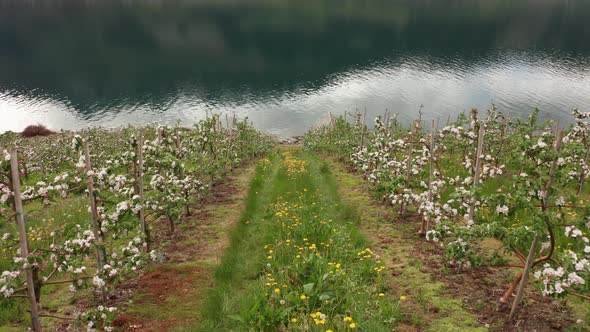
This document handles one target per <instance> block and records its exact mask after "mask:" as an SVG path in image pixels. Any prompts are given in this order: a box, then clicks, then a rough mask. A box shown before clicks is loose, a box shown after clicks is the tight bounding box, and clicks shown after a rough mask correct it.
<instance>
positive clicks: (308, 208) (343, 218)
mask: <svg viewBox="0 0 590 332" xmlns="http://www.w3.org/2000/svg"><path fill="white" fill-rule="evenodd" d="M302 162H303V163H304V164H303V169H304V170H303V172H297V171H295V172H293V171H289V168H292V169H297V168H299V167H300V166H301V165H302ZM358 223H359V219H358V215H357V214H356V213H355V210H354V209H353V208H352V207H350V206H347V205H345V204H342V202H340V197H339V194H338V185H337V182H336V180H335V179H334V178H333V176H332V175H331V173H330V171H329V167H328V165H327V164H326V163H325V162H322V161H321V160H320V159H318V158H317V157H316V156H314V155H311V154H307V153H304V152H302V151H301V150H299V149H282V150H280V151H279V152H277V153H275V154H273V156H272V157H271V160H270V161H267V162H263V163H262V164H261V166H260V167H259V168H258V169H257V172H256V175H255V177H254V179H253V181H252V185H251V188H250V192H249V195H248V203H247V206H246V209H245V211H244V213H243V215H242V218H241V220H240V222H239V223H238V224H237V225H236V226H235V228H234V230H233V232H232V234H231V244H230V247H229V249H228V250H227V252H226V254H225V256H224V258H223V261H222V263H221V265H220V266H219V267H218V269H217V271H216V273H215V282H216V286H215V288H213V289H212V290H211V291H210V292H209V294H208V298H207V300H206V305H205V307H204V310H203V318H204V320H203V322H202V324H201V325H200V326H199V327H194V328H193V330H203V331H205V330H206V331H212V330H240V331H242V330H262V331H276V330H281V329H285V330H291V331H303V330H306V329H307V330H310V331H326V330H327V329H332V330H347V329H350V330H352V328H351V327H350V326H351V324H352V327H353V328H360V329H362V330H369V331H390V330H391V329H392V328H393V326H395V324H396V323H397V321H398V320H399V318H400V314H399V306H400V301H399V299H398V298H397V296H395V297H394V296H392V293H391V292H389V291H388V289H385V288H384V287H383V283H382V275H381V273H379V272H378V271H380V270H381V269H380V267H381V266H382V262H381V261H380V260H379V258H377V257H375V255H373V254H371V253H370V251H365V249H366V239H365V238H364V236H363V235H362V234H361V232H360V231H359V229H358ZM402 305H403V304H402ZM317 312H321V314H322V315H317V316H316V313H317ZM312 314H313V316H315V317H312ZM324 315H325V316H324ZM347 317H350V318H347ZM307 327H308V328H307Z"/></svg>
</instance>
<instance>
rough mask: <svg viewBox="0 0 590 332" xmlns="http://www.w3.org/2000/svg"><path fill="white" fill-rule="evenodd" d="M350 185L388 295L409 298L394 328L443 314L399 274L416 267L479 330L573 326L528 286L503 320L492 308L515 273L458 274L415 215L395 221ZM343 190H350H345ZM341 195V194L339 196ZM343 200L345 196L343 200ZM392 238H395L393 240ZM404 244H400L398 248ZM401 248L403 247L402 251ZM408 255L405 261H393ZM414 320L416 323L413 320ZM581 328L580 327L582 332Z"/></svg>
mask: <svg viewBox="0 0 590 332" xmlns="http://www.w3.org/2000/svg"><path fill="white" fill-rule="evenodd" d="M332 165H333V166H334V167H335V168H336V169H338V170H339V171H341V172H342V171H344V172H346V173H351V174H353V175H354V176H355V177H360V176H359V175H356V174H355V173H354V171H353V170H352V169H351V168H350V167H347V166H345V165H342V164H341V163H339V162H335V163H333V164H332ZM360 183H361V185H359V184H358V183H356V184H355V185H354V188H353V189H352V190H353V192H354V193H353V194H352V195H358V194H362V195H364V196H365V197H364V199H366V201H363V202H366V203H367V204H368V205H369V208H363V211H360V213H361V216H360V217H361V219H362V221H361V228H362V229H363V231H364V233H365V234H366V235H367V237H368V238H369V241H370V242H371V244H372V247H373V248H374V251H375V252H376V253H377V254H379V255H380V256H382V258H383V260H384V263H385V265H386V266H387V268H388V270H389V271H391V274H390V275H389V276H388V278H386V280H385V282H386V284H387V285H388V286H389V288H390V289H391V290H392V291H393V292H397V293H398V294H406V295H408V300H407V301H405V302H404V304H403V310H402V313H403V314H404V318H403V321H402V322H401V323H400V324H399V325H398V326H397V328H396V330H399V331H422V330H424V329H427V328H428V326H429V324H430V323H431V322H432V321H434V320H435V319H437V318H441V315H443V317H444V313H441V312H440V310H439V309H438V308H437V307H436V306H434V305H433V304H432V303H421V302H420V301H419V300H417V299H416V297H418V296H417V295H415V296H414V298H412V294H416V289H409V287H408V285H410V284H411V283H408V282H407V281H406V280H400V278H402V277H403V278H405V277H404V276H402V271H403V269H405V268H406V267H408V266H419V267H420V271H421V272H423V273H425V274H428V275H430V277H431V278H430V279H431V280H432V281H436V282H442V283H443V285H444V287H443V291H442V294H441V295H442V296H445V297H447V298H451V299H460V300H461V303H462V308H463V309H464V310H466V311H467V312H469V313H472V314H473V315H474V316H475V318H476V319H477V321H478V322H479V323H480V326H481V327H485V328H488V329H489V330H490V331H531V332H532V331H539V332H541V331H559V330H564V329H568V330H569V329H572V328H578V329H577V330H580V326H576V325H578V324H576V319H575V318H573V315H572V313H571V311H570V310H569V308H568V307H567V305H566V304H565V302H564V301H562V300H556V299H552V298H547V297H543V296H541V294H540V293H539V292H538V291H537V290H536V289H534V288H533V287H532V286H531V287H529V288H527V290H526V292H525V297H524V300H523V304H522V305H521V308H520V309H519V311H518V312H517V314H516V316H515V318H514V319H513V320H512V321H508V314H509V311H510V310H509V309H508V311H506V310H501V311H498V310H497V303H498V299H499V298H500V297H501V296H502V294H503V293H504V292H505V291H506V289H507V288H508V285H509V284H510V283H511V282H512V280H513V278H514V277H515V276H516V274H517V272H518V270H517V269H515V268H509V267H480V268H473V269H468V270H466V269H464V270H463V271H460V270H459V268H458V267H457V266H452V265H451V264H449V263H448V262H446V261H445V259H444V252H443V250H442V248H440V247H439V246H437V245H436V244H434V243H431V242H427V241H425V240H424V238H422V237H420V236H419V235H418V234H417V231H418V228H419V219H418V217H417V216H407V217H406V218H398V217H397V215H395V214H394V213H393V209H392V207H391V206H388V205H386V203H384V202H381V201H378V200H377V199H375V198H374V195H371V194H370V193H369V190H368V189H367V184H366V182H365V181H361V182H360ZM346 190H350V188H347V189H346ZM344 196H346V195H344ZM345 200H346V197H345ZM391 234H395V237H392V236H391ZM401 243H403V245H400V244H401ZM402 247H403V248H402ZM407 248H412V249H411V250H410V252H409V253H404V252H403V250H407ZM401 254H403V255H407V257H409V258H408V260H406V261H404V260H403V259H399V258H396V257H397V256H399V255H401ZM416 317H419V318H420V321H416ZM582 330H583V329H582Z"/></svg>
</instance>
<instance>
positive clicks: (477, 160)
mask: <svg viewBox="0 0 590 332" xmlns="http://www.w3.org/2000/svg"><path fill="white" fill-rule="evenodd" d="M484 130H485V129H484V124H483V122H482V123H480V124H479V135H478V137H477V152H476V156H475V170H474V175H473V190H475V188H477V185H478V184H479V178H480V168H481V155H482V153H483V134H484ZM474 214H475V203H474V202H471V203H470V204H469V217H468V220H471V221H473V216H474Z"/></svg>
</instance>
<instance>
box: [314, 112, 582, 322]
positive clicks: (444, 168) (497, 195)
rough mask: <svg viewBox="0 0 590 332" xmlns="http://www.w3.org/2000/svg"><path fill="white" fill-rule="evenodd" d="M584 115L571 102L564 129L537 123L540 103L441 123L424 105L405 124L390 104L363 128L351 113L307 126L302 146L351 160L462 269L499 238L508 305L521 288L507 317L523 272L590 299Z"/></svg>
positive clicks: (545, 285) (546, 290) (543, 284)
mask: <svg viewBox="0 0 590 332" xmlns="http://www.w3.org/2000/svg"><path fill="white" fill-rule="evenodd" d="M589 119H590V113H583V112H580V111H578V110H574V112H573V121H572V124H571V125H570V126H568V128H562V127H561V126H560V125H559V123H554V122H546V123H539V121H538V120H537V112H534V113H533V114H531V116H530V117H529V118H528V119H526V120H525V119H509V118H507V117H505V116H504V115H503V114H501V113H500V112H498V111H497V110H496V109H491V110H489V111H488V113H487V116H486V117H484V118H480V115H479V114H478V112H477V111H472V112H471V114H470V115H469V116H465V115H461V116H459V118H458V119H457V121H456V122H455V123H447V124H446V125H445V126H444V127H442V128H440V127H441V126H440V124H439V123H438V121H436V122H435V121H432V122H431V123H429V124H428V125H426V123H425V122H424V121H423V120H422V114H421V113H420V118H419V119H417V120H416V121H413V123H412V125H411V126H410V127H409V128H405V127H403V126H402V125H401V124H400V123H399V122H398V121H397V120H396V116H395V114H388V113H386V114H385V116H383V117H381V116H379V117H377V118H376V119H375V127H374V129H373V130H368V128H367V127H366V126H365V125H364V124H363V123H362V121H361V115H360V114H356V115H355V121H354V123H348V122H347V121H345V119H343V118H339V119H337V120H336V121H334V122H333V123H332V124H331V125H329V126H325V127H322V128H319V129H316V130H312V131H310V132H309V133H308V134H307V135H306V136H305V146H306V147H307V148H309V149H313V150H317V151H323V152H330V153H334V154H336V155H337V156H339V157H340V158H341V159H342V160H344V161H346V162H349V163H351V164H353V165H355V166H356V168H357V169H358V170H359V171H360V172H362V174H363V175H364V177H365V178H366V179H367V180H368V181H369V182H370V183H371V185H372V187H373V188H374V190H375V192H376V193H377V195H378V196H379V198H381V199H383V200H385V201H387V202H389V203H391V205H392V206H393V207H394V208H396V210H397V215H398V216H400V217H404V216H408V215H415V216H416V217H417V218H419V220H420V225H419V227H418V233H419V234H420V235H422V236H424V237H425V238H426V240H428V241H433V242H440V243H442V244H443V246H444V248H445V255H446V258H447V260H448V261H449V262H452V263H455V264H457V266H459V267H460V268H468V267H471V266H474V265H481V264H486V259H485V257H484V256H485V255H484V253H483V252H482V251H481V250H478V244H479V243H481V241H482V240H484V239H490V238H491V239H497V240H499V241H500V242H501V243H502V245H503V248H504V249H505V251H506V253H507V254H508V256H511V257H515V259H516V260H517V261H518V262H519V264H515V265H514V267H516V268H518V269H519V272H518V273H517V275H516V276H515V278H514V281H513V282H512V283H511V284H510V285H509V286H508V287H507V289H506V291H505V293H504V294H503V296H502V297H501V298H500V299H499V306H500V307H507V306H508V305H509V304H508V302H509V299H510V296H511V295H512V294H514V293H517V294H516V295H517V296H516V300H515V301H514V302H513V305H512V310H511V316H512V315H513V314H514V312H515V310H516V307H517V305H518V303H519V302H520V300H521V298H522V294H523V292H522V291H523V289H524V287H525V284H526V283H527V278H528V276H529V273H532V275H533V276H534V279H535V280H536V281H538V283H539V285H540V288H541V291H542V293H543V294H544V295H553V296H562V297H563V296H565V295H566V294H573V295H577V296H581V297H584V298H586V299H590V296H589V293H590V285H589V284H588V282H587V281H588V280H590V240H589V237H590V235H589V234H588V232H589V230H590V200H589V198H590V194H589V192H590V191H589V190H588V188H587V186H586V187H585V182H586V181H587V178H588V176H590V167H589V153H590V152H589V151H590V124H589ZM439 128H440V129H439ZM488 258H489V257H488ZM495 258H496V259H497V258H498V257H495ZM487 263H488V264H489V263H490V262H489V261H488V262H487Z"/></svg>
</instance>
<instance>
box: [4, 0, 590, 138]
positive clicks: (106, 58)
mask: <svg viewBox="0 0 590 332" xmlns="http://www.w3.org/2000/svg"><path fill="white" fill-rule="evenodd" d="M589 41H590V1H587V0H530V1H529V0H495V1H489V0H430V1H427V0H387V1H386V0H298V1H290V0H249V1H246V0H243V1H241V0H194V1H188V0H187V1H176V0H165V1H164V0H163V1H148V0H144V1H130V0H125V1H107V0H103V1H89V0H87V1H82V0H76V1H58V0H54V1H26V0H22V1H14V0H9V1H7V0H0V116H1V117H0V131H2V132H3V131H7V130H13V131H18V130H21V129H22V128H24V127H25V126H26V125H29V124H35V123H42V124H45V125H47V126H48V127H50V128H53V129H61V128H64V129H78V128H83V127H87V126H106V127H112V126H120V125H125V124H146V123H153V122H159V123H167V124H175V123H177V122H180V123H181V124H183V125H190V124H191V123H192V122H194V121H195V120H197V119H200V118H202V117H204V116H206V114H207V113H209V114H211V113H212V112H214V113H219V114H222V118H223V114H230V115H232V114H234V113H235V114H236V115H237V116H238V117H248V118H249V119H250V120H252V121H254V123H255V124H256V126H257V127H259V128H261V129H264V130H266V131H268V132H269V133H273V134H277V135H280V136H289V135H295V134H301V133H302V132H304V131H305V130H306V129H308V128H309V126H311V125H312V124H313V123H314V122H315V121H316V120H317V119H318V118H319V117H321V116H323V115H325V114H326V113H327V112H328V111H330V112H332V113H334V114H343V112H344V111H346V110H348V111H350V112H354V111H355V110H356V109H358V110H360V111H364V110H365V109H367V112H368V115H369V116H374V115H376V114H380V113H383V112H384V111H385V109H388V110H390V111H394V112H397V113H399V114H400V119H402V120H404V121H409V120H410V119H412V118H415V117H416V114H417V112H418V109H419V108H420V106H421V105H423V111H424V112H425V114H426V118H429V117H430V118H440V119H441V120H442V121H446V120H447V118H448V117H449V116H451V117H454V116H455V115H456V114H458V113H459V112H462V111H467V110H470V109H471V108H478V109H481V110H485V109H487V108H489V107H490V106H491V105H492V104H494V105H495V106H496V107H497V108H498V109H499V110H500V111H503V112H505V113H509V114H510V115H511V116H525V115H527V114H529V113H530V112H531V111H532V110H533V109H534V108H535V107H538V108H539V109H540V110H541V115H542V117H545V118H547V117H550V118H556V119H562V120H563V121H567V120H568V119H569V114H570V113H571V109H572V108H574V107H577V108H579V109H581V110H584V111H589V110H590V42H589Z"/></svg>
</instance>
